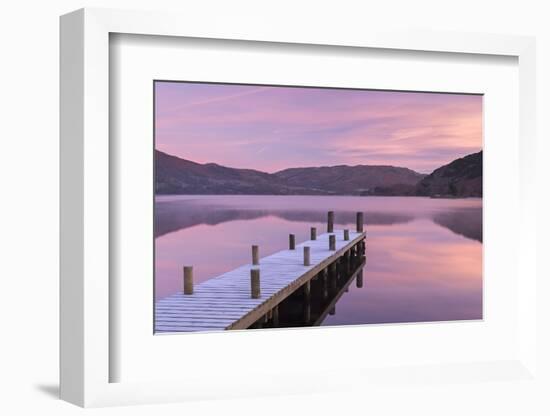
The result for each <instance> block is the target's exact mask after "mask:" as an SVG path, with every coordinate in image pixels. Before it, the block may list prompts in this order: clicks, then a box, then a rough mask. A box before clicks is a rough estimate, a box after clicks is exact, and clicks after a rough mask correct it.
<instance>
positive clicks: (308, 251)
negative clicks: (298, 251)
mask: <svg viewBox="0 0 550 416" xmlns="http://www.w3.org/2000/svg"><path fill="white" fill-rule="evenodd" d="M304 266H311V249H310V248H309V247H307V246H305V247H304Z"/></svg>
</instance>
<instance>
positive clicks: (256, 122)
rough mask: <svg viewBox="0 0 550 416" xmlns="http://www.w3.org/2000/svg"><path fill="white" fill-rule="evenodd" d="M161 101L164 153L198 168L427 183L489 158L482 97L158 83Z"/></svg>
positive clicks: (158, 121) (159, 142) (158, 117)
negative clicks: (334, 172)
mask: <svg viewBox="0 0 550 416" xmlns="http://www.w3.org/2000/svg"><path fill="white" fill-rule="evenodd" d="M155 100H156V107H155V141H156V148H157V149H158V150H161V151H163V152H166V153H169V154H172V155H175V156H178V157H181V158H184V159H188V160H192V161H195V162H199V163H218V164H220V165H224V166H230V167H237V168H250V169H258V170H261V171H265V172H275V171H278V170H281V169H286V168H289V167H304V166H334V165H343V164H345V165H359V164H365V165H393V166H403V167H408V168H410V169H413V170H416V171H418V172H423V173H429V172H431V171H433V170H434V169H436V168H438V167H439V166H441V165H444V164H446V163H448V162H450V161H452V160H454V159H456V158H459V157H462V156H465V155H467V154H470V153H474V152H478V151H479V150H481V148H482V100H483V98H482V96H481V95H466V94H434V93H409V92H393V91H370V90H346V89H325V88H299V87H294V88H293V87H272V86H256V85H229V84H202V83H182V82H156V83H155Z"/></svg>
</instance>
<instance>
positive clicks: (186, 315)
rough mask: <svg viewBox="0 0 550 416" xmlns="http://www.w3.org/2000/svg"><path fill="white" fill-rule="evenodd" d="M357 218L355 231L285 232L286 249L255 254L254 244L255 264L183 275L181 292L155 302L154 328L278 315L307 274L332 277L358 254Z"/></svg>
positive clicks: (306, 282) (240, 323)
mask: <svg viewBox="0 0 550 416" xmlns="http://www.w3.org/2000/svg"><path fill="white" fill-rule="evenodd" d="M360 220H361V224H360V226H359V219H358V227H357V229H358V230H359V231H348V230H345V231H344V230H334V231H333V232H327V233H325V234H321V235H319V236H317V235H316V231H315V232H314V230H315V229H312V234H311V238H312V239H310V240H308V241H304V242H303V243H300V244H296V245H295V244H294V236H293V235H290V238H289V249H288V250H283V251H279V252H278V253H275V254H272V255H270V256H267V257H264V258H261V259H260V258H258V256H257V253H258V252H257V249H256V253H255V254H254V249H253V258H254V257H256V258H255V259H253V263H258V264H252V263H251V264H246V265H243V266H241V267H239V268H237V269H235V270H232V271H230V272H227V273H224V274H222V275H220V276H218V277H215V278H212V279H210V280H207V281H205V282H203V283H201V284H198V285H196V286H195V287H193V285H192V280H191V281H190V282H189V281H187V280H186V281H185V283H184V291H183V292H180V293H177V294H174V295H172V296H169V297H167V298H164V299H161V300H159V301H157V302H156V305H155V332H156V333H174V332H192V331H219V330H229V329H246V328H249V327H250V326H252V325H253V324H255V323H256V322H258V321H261V320H263V319H265V320H266V321H267V320H268V319H269V320H276V319H278V306H279V304H280V303H281V302H282V301H283V300H285V299H286V298H287V297H288V296H290V295H291V294H292V293H294V292H295V291H296V290H297V289H299V288H302V287H303V289H302V290H304V293H305V294H306V296H307V295H308V293H309V290H310V281H311V280H312V279H317V278H319V277H320V278H323V279H331V276H336V275H337V270H338V268H345V267H347V266H349V264H350V263H351V262H352V261H353V260H354V259H357V258H359V257H361V256H362V255H363V253H364V251H365V237H366V234H365V233H364V232H363V231H362V230H363V225H362V215H361V219H360ZM329 221H330V214H329ZM330 229H331V228H330V227H329V230H330ZM331 240H332V241H331ZM304 247H309V249H307V248H306V249H304ZM305 264H309V265H305ZM346 265H347V266H346ZM251 270H259V272H257V271H256V272H252V271H251ZM252 275H255V276H252ZM191 279H192V274H191ZM258 281H259V293H258ZM185 293H187V294H185Z"/></svg>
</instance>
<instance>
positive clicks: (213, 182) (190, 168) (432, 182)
mask: <svg viewBox="0 0 550 416" xmlns="http://www.w3.org/2000/svg"><path fill="white" fill-rule="evenodd" d="M479 154H481V152H479ZM474 155H476V154H474ZM470 156H473V155H468V156H465V157H464V158H460V159H456V160H455V161H453V162H451V163H449V164H447V165H444V166H442V167H440V168H438V169H436V170H434V171H433V172H432V173H431V174H429V175H426V174H422V173H418V172H415V171H414V170H412V169H409V168H404V167H396V166H391V165H354V166H349V165H335V166H319V167H298V168H287V169H282V170H280V171H277V172H274V173H267V172H262V171H259V170H255V169H241V168H230V167H227V166H223V165H219V164H217V163H205V164H201V163H197V162H193V161H191V160H187V159H183V158H180V157H177V156H173V155H169V154H167V153H164V152H162V151H160V150H155V190H156V193H157V194H190V195H200V194H205V195H211V194H214V195H231V194H233V195H362V196H365V195H385V196H451V197H462V196H477V193H476V192H477V191H476V190H477V189H478V188H477V183H478V182H479V183H480V182H481V180H480V179H478V176H476V175H477V174H478V173H479V176H480V175H481V168H480V166H478V165H480V164H481V159H480V158H479V160H477V159H475V158H474V159H475V160H474V159H472V158H470V159H466V162H464V161H463V162H460V161H461V160H462V159H465V158H468V157H470ZM457 161H458V162H457ZM444 168H445V169H444ZM453 175H454V176H453ZM455 176H456V177H455ZM479 193H480V192H479ZM479 196H481V193H480V195H479Z"/></svg>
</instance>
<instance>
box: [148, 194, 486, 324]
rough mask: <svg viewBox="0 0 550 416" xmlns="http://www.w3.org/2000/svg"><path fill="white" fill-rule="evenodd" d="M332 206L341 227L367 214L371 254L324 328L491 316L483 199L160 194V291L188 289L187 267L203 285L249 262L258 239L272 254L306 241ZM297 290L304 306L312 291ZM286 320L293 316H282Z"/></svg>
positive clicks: (315, 312) (322, 224)
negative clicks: (291, 240)
mask: <svg viewBox="0 0 550 416" xmlns="http://www.w3.org/2000/svg"><path fill="white" fill-rule="evenodd" d="M328 210H334V211H335V214H336V223H337V228H344V227H346V228H353V226H354V223H355V212H356V211H363V212H365V223H366V231H367V256H366V266H365V267H364V269H363V272H362V279H361V282H358V284H355V285H348V286H347V290H348V292H345V296H342V297H341V298H340V299H339V300H337V304H335V305H332V307H331V308H330V309H329V310H327V311H326V314H324V315H325V316H324V317H323V320H322V322H320V324H321V325H340V324H364V323H382V322H384V323H385V322H418V321H437V320H455V319H479V318H481V317H482V245H481V244H480V243H481V241H482V219H481V218H482V204H481V200H479V199H467V200H466V199H464V200H460V199H456V200H452V199H450V200H445V199H430V198H400V197H386V198H383V197H362V198H361V197H322V196H304V197H298V196H293V197H273V196H178V197H161V198H158V199H157V201H156V233H155V235H156V239H155V247H156V251H155V256H156V259H155V260H156V264H155V296H156V298H157V299H160V298H163V297H165V296H168V295H170V294H173V293H175V292H177V291H179V290H180V288H181V267H182V266H183V265H184V264H188V265H193V266H194V268H195V281H196V282H197V283H200V282H201V281H204V280H207V279H210V278H212V277H214V276H217V275H219V274H222V273H224V272H227V271H229V270H232V269H234V268H237V267H239V266H241V265H243V264H247V263H249V262H250V246H251V245H252V244H258V245H259V246H260V255H261V256H262V257H264V256H267V255H270V254H273V253H275V252H277V251H279V250H282V249H285V248H286V244H287V239H288V234H289V233H294V234H296V239H297V241H298V242H300V241H304V240H307V239H308V238H309V228H310V227H317V228H318V230H319V231H320V232H321V231H322V232H324V230H325V229H326V228H325V227H326V224H325V221H326V212H327V211H328ZM363 285H364V288H363V289H359V288H358V286H363ZM329 289H330V288H329ZM315 290H317V289H315ZM315 293H317V292H315ZM312 294H313V291H312ZM321 294H322V293H321ZM296 296H298V298H297V299H298V300H299V303H300V305H301V306H303V302H302V301H303V297H302V298H300V296H299V294H296ZM315 296H317V295H315ZM311 306H312V308H311V309H310V311H309V320H308V321H311V322H315V319H316V318H315V317H318V316H320V310H319V308H318V307H317V306H314V305H311ZM334 307H335V308H334ZM333 308H334V309H333ZM331 311H332V312H333V313H332V314H331ZM296 313H299V314H300V316H302V315H301V314H305V312H304V311H302V310H300V311H297V310H296V311H295V312H294V315H293V316H294V318H292V319H290V318H289V319H288V320H289V321H292V322H300V320H297V319H296V316H297V315H296ZM279 319H281V320H283V319H287V318H284V316H283V313H282V314H281V315H280V317H279ZM300 319H302V320H304V317H303V316H302V318H300Z"/></svg>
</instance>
